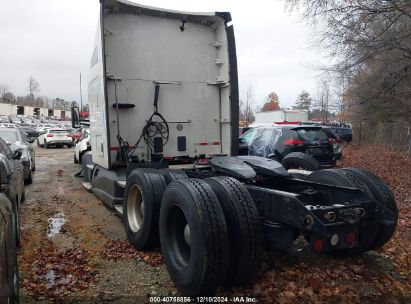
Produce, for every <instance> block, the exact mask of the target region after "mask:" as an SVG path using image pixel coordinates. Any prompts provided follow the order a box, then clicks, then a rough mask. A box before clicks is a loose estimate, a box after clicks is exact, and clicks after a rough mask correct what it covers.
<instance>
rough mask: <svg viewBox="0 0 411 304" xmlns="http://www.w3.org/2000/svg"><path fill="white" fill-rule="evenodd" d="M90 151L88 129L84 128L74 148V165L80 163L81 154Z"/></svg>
mask: <svg viewBox="0 0 411 304" xmlns="http://www.w3.org/2000/svg"><path fill="white" fill-rule="evenodd" d="M90 150H91V147H90V129H88V128H86V129H84V130H83V132H82V134H81V138H80V139H79V141H78V142H77V143H76V145H75V146H74V163H75V164H77V163H81V159H82V157H83V154H84V153H85V152H86V151H90Z"/></svg>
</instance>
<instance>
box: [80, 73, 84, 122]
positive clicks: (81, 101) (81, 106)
mask: <svg viewBox="0 0 411 304" xmlns="http://www.w3.org/2000/svg"><path fill="white" fill-rule="evenodd" d="M81 112H83V94H82V93H81V73H80V112H79V116H80V117H81ZM80 117H79V118H80Z"/></svg>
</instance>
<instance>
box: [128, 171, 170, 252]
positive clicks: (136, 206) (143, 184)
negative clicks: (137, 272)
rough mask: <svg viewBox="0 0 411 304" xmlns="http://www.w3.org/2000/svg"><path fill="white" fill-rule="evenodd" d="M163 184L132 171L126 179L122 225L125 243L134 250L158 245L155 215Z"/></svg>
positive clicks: (154, 175) (156, 176) (151, 174)
mask: <svg viewBox="0 0 411 304" xmlns="http://www.w3.org/2000/svg"><path fill="white" fill-rule="evenodd" d="M166 186H167V184H166V182H165V180H164V178H163V177H162V176H161V175H160V174H157V173H154V172H147V171H144V170H134V171H133V172H132V173H131V174H130V175H129V177H128V178H127V185H126V189H125V195H124V201H123V221H124V227H125V230H126V234H127V238H128V240H129V242H130V243H131V244H132V245H133V246H134V247H135V248H136V249H138V250H148V249H151V248H154V247H158V245H159V233H158V226H159V223H158V221H159V212H160V204H161V198H162V196H163V193H164V190H165V188H166Z"/></svg>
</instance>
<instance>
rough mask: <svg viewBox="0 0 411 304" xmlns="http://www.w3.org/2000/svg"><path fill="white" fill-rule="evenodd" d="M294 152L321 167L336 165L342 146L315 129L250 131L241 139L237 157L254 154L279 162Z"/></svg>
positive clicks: (311, 127)
mask: <svg viewBox="0 0 411 304" xmlns="http://www.w3.org/2000/svg"><path fill="white" fill-rule="evenodd" d="M293 152H302V153H304V154H307V155H310V156H312V157H313V158H315V159H316V160H317V161H318V162H319V164H320V165H321V166H322V167H331V166H335V164H336V161H337V160H339V159H340V158H341V145H340V144H339V143H338V142H337V140H336V139H335V138H332V137H329V136H328V135H327V134H326V133H325V132H324V131H323V130H322V128H321V127H317V126H295V125H292V126H284V125H283V126H273V127H259V128H253V129H251V130H249V131H247V132H246V133H244V134H243V135H242V136H241V137H240V150H239V154H240V155H255V156H262V157H268V158H272V159H275V160H277V161H280V162H281V161H282V160H283V158H284V157H286V156H287V155H289V154H290V153H293Z"/></svg>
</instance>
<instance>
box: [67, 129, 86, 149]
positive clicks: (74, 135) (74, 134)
mask: <svg viewBox="0 0 411 304" xmlns="http://www.w3.org/2000/svg"><path fill="white" fill-rule="evenodd" d="M67 131H68V132H69V134H70V136H71V140H72V142H73V145H74V146H75V145H76V143H77V142H78V141H79V140H80V139H81V136H82V131H81V130H79V129H76V128H68V129H67Z"/></svg>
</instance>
